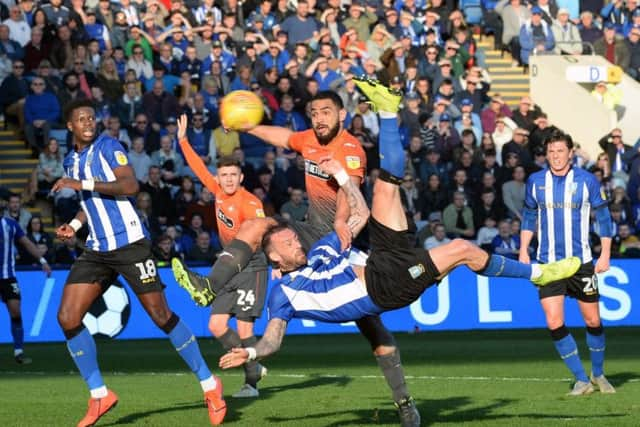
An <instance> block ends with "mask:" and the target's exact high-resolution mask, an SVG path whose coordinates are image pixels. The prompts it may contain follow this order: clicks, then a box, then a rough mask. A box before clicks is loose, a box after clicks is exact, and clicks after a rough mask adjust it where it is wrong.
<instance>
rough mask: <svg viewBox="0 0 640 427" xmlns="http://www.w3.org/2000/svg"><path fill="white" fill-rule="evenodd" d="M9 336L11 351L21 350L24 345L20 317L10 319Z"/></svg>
mask: <svg viewBox="0 0 640 427" xmlns="http://www.w3.org/2000/svg"><path fill="white" fill-rule="evenodd" d="M11 336H12V337H13V349H14V350H22V347H23V344H24V328H23V327H22V317H17V318H15V319H13V318H12V319H11Z"/></svg>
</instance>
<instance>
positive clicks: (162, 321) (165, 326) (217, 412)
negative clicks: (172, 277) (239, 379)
mask: <svg viewBox="0 0 640 427" xmlns="http://www.w3.org/2000/svg"><path fill="white" fill-rule="evenodd" d="M138 299H139V300H140V303H141V304H142V306H143V307H144V309H145V311H146V312H147V314H149V317H151V320H153V322H154V323H155V324H156V325H157V326H158V327H159V328H160V329H162V330H163V331H164V333H166V334H167V336H168V337H169V340H170V341H171V344H172V345H173V347H174V348H175V349H176V351H177V352H178V354H179V355H180V357H182V359H183V360H184V361H185V363H186V364H187V366H189V368H190V369H191V371H192V372H193V373H194V374H195V376H196V378H197V379H198V381H199V382H200V386H201V387H202V391H203V392H204V400H205V404H206V405H207V409H208V411H209V420H210V421H211V424H213V425H218V424H222V421H223V419H224V416H225V414H226V412H227V406H226V403H225V401H224V398H223V396H222V381H220V379H219V378H217V377H214V376H213V375H212V374H211V371H210V370H209V367H208V366H207V363H206V362H205V360H204V358H203V357H202V353H200V347H199V346H198V341H197V340H196V338H195V336H194V335H193V332H191V329H190V328H189V326H187V324H186V323H184V322H183V321H182V320H181V319H180V317H178V315H177V314H175V313H174V312H172V311H171V309H169V306H168V304H167V300H166V298H165V295H164V292H160V291H154V292H148V293H143V294H138Z"/></svg>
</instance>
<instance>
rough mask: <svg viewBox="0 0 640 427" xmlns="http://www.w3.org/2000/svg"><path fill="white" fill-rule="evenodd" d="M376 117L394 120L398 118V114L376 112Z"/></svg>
mask: <svg viewBox="0 0 640 427" xmlns="http://www.w3.org/2000/svg"><path fill="white" fill-rule="evenodd" d="M378 115H379V116H380V118H381V119H395V118H396V117H398V113H390V112H388V111H378Z"/></svg>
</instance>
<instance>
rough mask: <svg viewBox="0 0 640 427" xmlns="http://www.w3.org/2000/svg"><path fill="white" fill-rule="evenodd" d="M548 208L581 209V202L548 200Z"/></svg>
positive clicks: (546, 204)
mask: <svg viewBox="0 0 640 427" xmlns="http://www.w3.org/2000/svg"><path fill="white" fill-rule="evenodd" d="M544 206H545V207H546V208H547V209H580V207H581V205H580V203H576V202H546V203H545V204H544Z"/></svg>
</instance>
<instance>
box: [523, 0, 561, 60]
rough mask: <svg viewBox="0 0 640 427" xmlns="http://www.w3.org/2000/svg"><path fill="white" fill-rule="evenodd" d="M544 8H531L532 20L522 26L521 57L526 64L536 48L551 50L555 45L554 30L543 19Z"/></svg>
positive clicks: (538, 49) (537, 49) (538, 50)
mask: <svg viewBox="0 0 640 427" xmlns="http://www.w3.org/2000/svg"><path fill="white" fill-rule="evenodd" d="M542 13H543V12H542V9H540V8H539V7H538V6H533V7H532V8H531V21H529V22H527V23H525V24H524V25H523V26H522V27H520V46H521V51H520V59H521V60H522V63H523V64H525V65H528V64H529V56H530V55H531V52H533V50H534V49H535V50H536V51H537V52H550V51H552V50H553V48H554V47H555V40H554V38H553V32H552V31H551V28H550V27H549V25H547V23H546V22H545V21H543V20H542Z"/></svg>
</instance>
